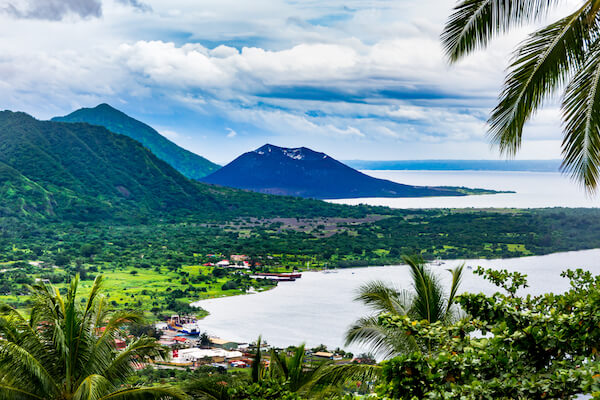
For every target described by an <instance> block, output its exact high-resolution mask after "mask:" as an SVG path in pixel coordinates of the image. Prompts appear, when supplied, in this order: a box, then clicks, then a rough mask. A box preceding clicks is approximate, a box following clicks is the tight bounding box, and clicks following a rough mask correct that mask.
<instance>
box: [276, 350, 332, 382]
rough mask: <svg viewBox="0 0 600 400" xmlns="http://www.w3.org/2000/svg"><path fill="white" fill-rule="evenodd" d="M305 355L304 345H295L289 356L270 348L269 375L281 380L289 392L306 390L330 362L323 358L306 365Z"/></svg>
mask: <svg viewBox="0 0 600 400" xmlns="http://www.w3.org/2000/svg"><path fill="white" fill-rule="evenodd" d="M305 357H306V352H305V347H304V345H301V346H299V347H296V348H295V349H294V351H293V353H292V355H291V356H287V355H286V354H284V353H282V352H278V351H275V350H272V351H271V365H270V367H269V375H270V377H271V378H272V379H275V380H281V381H282V382H283V383H285V384H286V385H287V386H286V387H287V388H288V389H289V391H290V392H293V393H296V392H307V391H308V390H310V389H311V388H312V386H313V385H314V383H315V381H316V378H317V377H318V376H320V375H321V374H323V372H324V371H325V369H326V368H327V367H328V366H329V365H331V364H332V362H331V361H329V360H325V361H320V362H317V363H313V364H311V365H306V364H307V363H306V360H305Z"/></svg>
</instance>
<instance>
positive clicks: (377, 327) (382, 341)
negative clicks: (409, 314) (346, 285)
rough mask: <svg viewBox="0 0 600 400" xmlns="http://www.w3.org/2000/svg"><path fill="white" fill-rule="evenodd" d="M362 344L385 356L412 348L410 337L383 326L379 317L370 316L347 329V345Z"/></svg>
mask: <svg viewBox="0 0 600 400" xmlns="http://www.w3.org/2000/svg"><path fill="white" fill-rule="evenodd" d="M351 344H360V345H364V346H367V347H369V348H370V349H371V351H372V352H373V353H375V354H376V355H378V356H381V357H383V358H389V357H392V356H395V355H397V354H399V353H401V352H403V351H404V350H406V349H407V348H410V346H411V344H410V338H409V337H407V336H406V335H405V334H403V333H400V332H395V331H393V330H391V329H388V328H386V327H384V326H382V325H381V324H380V323H379V318H378V317H376V316H369V317H363V318H359V319H358V320H357V321H356V322H355V323H354V324H352V325H351V326H350V328H348V330H347V331H346V346H349V345H351Z"/></svg>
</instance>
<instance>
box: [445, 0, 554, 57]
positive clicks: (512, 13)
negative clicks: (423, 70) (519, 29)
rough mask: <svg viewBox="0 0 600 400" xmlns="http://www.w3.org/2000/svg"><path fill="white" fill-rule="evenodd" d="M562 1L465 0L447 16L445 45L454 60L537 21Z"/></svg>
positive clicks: (447, 53) (448, 54) (448, 55)
mask: <svg viewBox="0 0 600 400" xmlns="http://www.w3.org/2000/svg"><path fill="white" fill-rule="evenodd" d="M558 2H559V0H510V1H507V0H463V1H461V2H460V3H459V4H458V5H457V6H456V7H455V8H454V12H453V14H452V15H451V16H450V18H449V19H448V22H447V23H446V26H445V27H444V31H443V33H442V36H441V38H442V44H443V46H444V49H445V52H446V55H447V57H448V59H449V60H450V61H451V62H456V61H458V60H459V59H461V58H462V57H463V56H465V55H466V54H468V53H471V52H473V51H474V50H477V49H479V48H483V47H485V46H486V45H487V44H488V42H489V41H490V40H491V39H492V38H493V37H495V36H497V35H498V34H501V33H504V32H506V31H508V30H509V29H510V28H512V27H514V26H519V25H522V24H525V23H528V22H531V21H533V20H538V19H540V18H541V17H543V16H544V15H545V14H546V11H547V10H548V9H549V8H551V7H552V6H554V5H555V4H557V3H558Z"/></svg>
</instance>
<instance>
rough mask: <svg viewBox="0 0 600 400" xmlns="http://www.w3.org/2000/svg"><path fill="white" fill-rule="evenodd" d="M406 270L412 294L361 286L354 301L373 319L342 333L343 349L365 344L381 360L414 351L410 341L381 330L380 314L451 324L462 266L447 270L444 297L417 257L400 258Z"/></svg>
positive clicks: (375, 284)
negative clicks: (449, 276)
mask: <svg viewBox="0 0 600 400" xmlns="http://www.w3.org/2000/svg"><path fill="white" fill-rule="evenodd" d="M403 260H404V262H405V263H406V264H408V266H409V268H410V274H411V280H412V284H411V286H412V290H411V291H408V290H399V289H397V288H395V287H393V286H390V285H389V284H386V283H384V282H381V281H373V282H369V283H366V284H364V285H363V286H361V287H360V288H359V290H358V295H357V296H356V298H355V301H360V302H362V303H363V304H365V305H366V306H367V307H369V308H370V309H372V310H373V311H374V315H371V316H367V317H363V318H360V319H359V320H357V321H356V322H355V323H354V324H353V325H352V326H351V327H350V328H349V329H348V331H347V333H346V345H350V344H352V343H360V344H366V345H368V346H370V347H371V350H372V351H373V352H374V353H375V354H377V355H379V356H382V357H384V358H389V357H392V356H395V355H398V354H402V353H406V352H407V351H410V350H414V349H416V348H417V347H418V345H419V344H418V343H415V342H414V340H413V339H412V337H410V336H406V334H405V333H404V332H399V331H397V330H394V329H390V328H387V327H385V326H382V325H381V324H380V323H379V319H378V316H379V315H380V314H383V313H389V314H392V315H406V316H409V317H411V318H413V319H416V320H427V321H429V322H437V321H444V322H447V323H451V322H453V321H454V320H455V319H456V318H457V311H456V308H455V307H454V305H453V302H454V298H455V296H456V293H457V291H458V287H459V286H460V281H461V277H462V271H463V266H459V267H457V268H455V269H452V270H449V272H451V273H452V283H451V285H450V291H449V293H448V294H446V293H445V290H444V287H443V286H442V284H441V283H440V281H439V279H438V277H437V276H436V275H435V274H434V273H433V272H432V271H431V270H430V269H428V268H427V267H426V265H425V261H424V260H423V259H422V258H421V257H407V256H405V257H403Z"/></svg>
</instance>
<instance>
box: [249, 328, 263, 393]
mask: <svg viewBox="0 0 600 400" xmlns="http://www.w3.org/2000/svg"><path fill="white" fill-rule="evenodd" d="M261 340H262V338H261V337H260V336H259V337H258V340H257V341H256V354H255V355H254V359H253V360H252V370H251V373H250V375H251V377H252V383H257V382H259V381H260V379H261V369H262V355H261V352H260V346H261Z"/></svg>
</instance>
